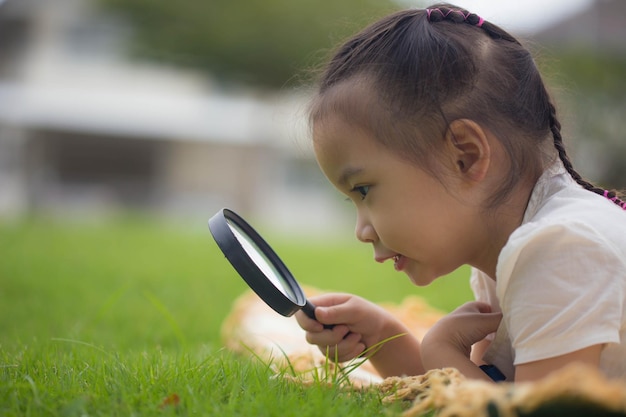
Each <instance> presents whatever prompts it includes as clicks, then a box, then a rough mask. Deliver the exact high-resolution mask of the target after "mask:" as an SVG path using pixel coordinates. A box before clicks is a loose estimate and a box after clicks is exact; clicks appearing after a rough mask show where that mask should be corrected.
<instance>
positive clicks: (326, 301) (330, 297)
mask: <svg viewBox="0 0 626 417" xmlns="http://www.w3.org/2000/svg"><path fill="white" fill-rule="evenodd" d="M351 297H353V295H351V294H346V293H327V294H322V295H316V296H314V297H310V298H309V301H311V302H312V303H313V304H314V305H315V306H317V307H328V306H333V305H337V304H343V303H345V302H346V301H348V300H349V299H350V298H351Z"/></svg>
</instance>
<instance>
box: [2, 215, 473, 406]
mask: <svg viewBox="0 0 626 417" xmlns="http://www.w3.org/2000/svg"><path fill="white" fill-rule="evenodd" d="M346 238H349V237H346ZM268 241H269V242H270V243H271V244H272V245H273V246H274V248H275V249H276V251H277V252H278V253H279V254H280V255H281V257H282V258H283V259H284V260H285V262H286V263H287V265H288V266H289V267H290V269H291V270H292V272H293V273H294V275H295V276H296V277H297V278H298V279H299V280H300V281H301V282H302V283H304V284H308V285H313V286H316V287H319V288H323V289H331V290H338V291H349V292H353V293H356V294H359V295H361V296H364V297H367V298H370V299H372V300H374V301H399V300H401V299H402V298H403V297H404V296H405V295H406V294H409V293H414V294H419V295H422V296H423V297H425V298H426V299H428V300H429V301H430V303H431V304H433V305H435V306H437V307H439V308H442V309H444V310H450V309H452V308H454V307H455V306H457V305H458V304H460V303H462V302H464V301H465V300H468V299H470V298H471V294H470V291H469V288H468V284H467V270H461V271H459V272H457V273H455V274H453V276H450V277H446V278H443V279H440V280H438V281H437V282H435V283H434V284H433V285H431V286H429V287H427V288H417V287H415V286H413V285H412V284H410V283H409V282H408V280H407V278H406V277H405V276H404V275H402V274H398V273H396V272H394V271H393V268H392V267H391V265H390V264H386V265H378V264H375V263H374V262H373V261H372V253H371V248H369V247H367V246H366V245H363V244H359V243H358V242H352V241H349V240H347V239H346V240H345V241H343V240H332V241H321V240H319V239H317V240H314V241H311V240H304V239H301V240H297V239H296V240H294V239H289V238H286V237H281V236H276V237H273V236H268ZM245 288H246V286H245V284H244V283H243V281H242V280H241V279H240V278H239V277H238V276H237V275H236V273H235V272H234V271H233V270H232V268H231V267H230V265H229V264H228V263H227V262H226V260H225V259H224V258H223V256H222V254H221V252H219V249H218V248H217V246H216V245H215V243H214V242H213V240H212V238H211V237H210V234H209V232H208V230H207V228H206V224H205V223H202V224H199V225H198V228H197V230H195V231H190V230H189V229H187V228H185V229H184V230H183V229H181V228H175V227H173V226H171V225H169V226H168V225H164V224H162V223H158V222H156V221H150V220H146V219H143V218H137V217H128V218H120V219H116V220H111V221H108V222H106V223H99V224H77V223H58V222H54V221H49V220H41V219H33V220H28V221H22V222H19V223H12V224H9V223H5V224H1V223H0V415H2V416H12V415H34V416H45V415H51V416H52V415H62V416H83V415H90V416H91V415H135V416H143V415H170V414H171V415H219V416H252V415H268V416H271V415H277V416H278V415H280V416H288V415H294V416H295V415H298V416H308V415H311V416H315V415H332V416H349V415H359V416H364V415H380V414H381V413H384V414H386V413H390V414H394V408H393V407H391V408H390V407H389V406H383V405H382V404H381V403H380V401H379V398H378V396H377V395H376V394H375V393H373V392H363V393H359V394H351V395H347V394H346V393H344V392H341V391H339V390H337V389H334V388H332V387H327V386H322V385H319V386H313V387H306V388H305V387H302V386H298V385H294V384H290V383H288V382H286V381H284V380H281V379H276V378H272V374H271V372H270V370H269V369H268V366H267V365H265V364H262V363H258V361H256V360H252V359H249V358H241V357H234V356H233V355H232V354H230V353H229V352H226V351H224V350H223V349H222V348H221V344H220V339H219V329H220V325H221V322H222V320H223V319H224V317H225V316H226V315H227V314H228V311H229V309H230V306H231V303H232V302H233V300H234V299H235V298H236V297H237V296H238V295H239V294H241V293H242V292H243V291H244V290H245Z"/></svg>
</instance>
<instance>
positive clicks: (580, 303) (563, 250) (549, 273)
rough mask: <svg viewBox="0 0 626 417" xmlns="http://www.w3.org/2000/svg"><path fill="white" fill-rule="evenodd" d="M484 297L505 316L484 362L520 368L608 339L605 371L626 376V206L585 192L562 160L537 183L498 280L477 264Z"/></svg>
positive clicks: (508, 371) (474, 282)
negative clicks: (565, 167)
mask: <svg viewBox="0 0 626 417" xmlns="http://www.w3.org/2000/svg"><path fill="white" fill-rule="evenodd" d="M471 286H472V289H473V291H474V294H475V296H476V299H477V300H479V301H484V302H487V303H489V304H491V305H492V307H493V309H494V311H498V310H501V311H502V313H503V319H502V322H501V323H500V327H499V328H498V330H497V332H496V333H495V335H491V336H492V337H493V340H492V342H491V345H490V347H489V349H488V350H487V352H486V353H485V355H484V356H483V359H484V360H485V362H486V363H490V364H494V365H496V366H497V367H498V368H499V369H500V370H501V371H502V372H503V373H504V374H505V376H506V377H507V380H508V381H512V380H513V379H514V376H515V368H514V366H515V365H520V364H524V363H528V362H533V361H537V360H541V359H548V358H552V357H556V356H560V355H564V354H567V353H571V352H574V351H577V350H580V349H583V348H586V347H590V346H593V345H597V344H604V345H605V346H604V348H603V350H602V354H601V357H600V368H601V370H602V371H603V372H604V373H605V374H606V375H607V376H609V377H620V378H623V379H626V211H624V210H622V209H621V208H620V207H619V206H617V205H616V204H614V203H612V202H611V201H609V200H608V199H606V198H604V197H602V196H600V195H597V194H595V193H592V192H589V191H587V190H584V189H583V188H582V187H580V186H579V185H578V184H576V183H575V182H574V180H573V179H572V178H571V177H570V175H569V174H568V173H567V172H566V171H565V169H564V168H563V165H562V164H561V163H560V162H558V163H556V164H554V165H553V166H552V167H551V168H550V169H548V170H546V172H544V174H543V175H542V176H541V178H540V179H539V180H538V181H537V184H536V185H535V188H534V189H533V192H532V194H531V198H530V201H529V204H528V207H527V209H526V212H525V214H524V219H523V221H522V225H521V226H520V227H519V228H517V229H516V230H515V231H514V232H513V233H512V234H511V236H510V237H509V240H508V241H507V243H506V245H505V246H504V248H503V249H502V251H501V252H500V256H499V257H498V264H497V267H496V280H495V281H494V280H493V279H491V278H490V277H489V276H487V275H486V274H484V273H483V272H481V271H478V270H476V269H473V270H472V276H471Z"/></svg>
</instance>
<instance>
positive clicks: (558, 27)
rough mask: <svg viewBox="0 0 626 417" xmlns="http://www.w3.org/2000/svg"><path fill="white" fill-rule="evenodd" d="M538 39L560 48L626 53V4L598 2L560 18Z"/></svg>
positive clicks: (542, 31) (625, 2) (536, 37)
mask: <svg viewBox="0 0 626 417" xmlns="http://www.w3.org/2000/svg"><path fill="white" fill-rule="evenodd" d="M534 38H535V39H536V40H537V41H538V42H539V43H540V44H545V45H550V46H552V47H556V48H566V49H579V50H580V49H582V50H602V51H614V52H616V53H619V54H626V1H623V0H595V1H594V2H593V3H592V4H591V5H590V6H589V7H588V8H587V9H584V10H582V11H581V12H580V13H577V14H574V15H573V16H567V17H566V18H564V19H558V20H557V21H556V22H555V23H554V24H552V25H549V26H548V27H546V28H544V29H543V30H541V31H540V32H539V33H537V34H536V35H535V36H534Z"/></svg>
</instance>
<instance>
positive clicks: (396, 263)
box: [393, 255, 407, 272]
mask: <svg viewBox="0 0 626 417" xmlns="http://www.w3.org/2000/svg"><path fill="white" fill-rule="evenodd" d="M406 262H407V260H406V258H405V257H404V256H402V255H396V256H394V257H393V267H394V269H395V270H396V271H398V272H401V271H403V270H404V267H405V266H406Z"/></svg>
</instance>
